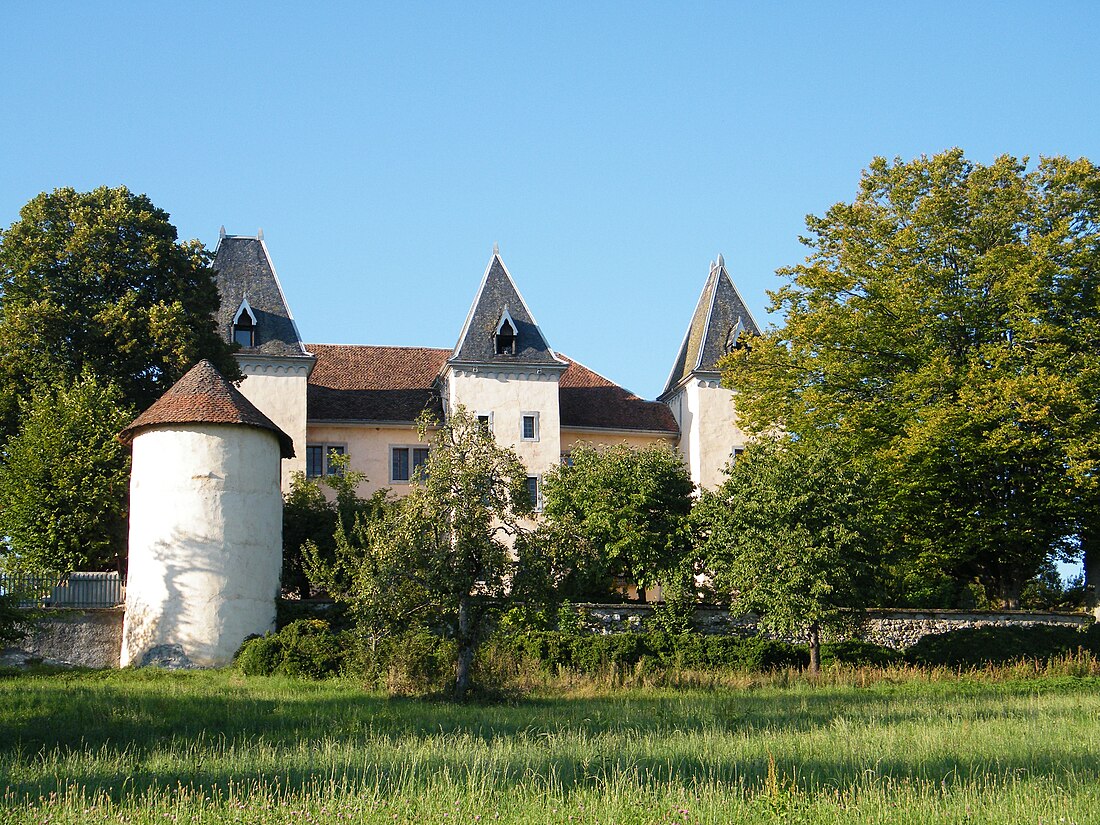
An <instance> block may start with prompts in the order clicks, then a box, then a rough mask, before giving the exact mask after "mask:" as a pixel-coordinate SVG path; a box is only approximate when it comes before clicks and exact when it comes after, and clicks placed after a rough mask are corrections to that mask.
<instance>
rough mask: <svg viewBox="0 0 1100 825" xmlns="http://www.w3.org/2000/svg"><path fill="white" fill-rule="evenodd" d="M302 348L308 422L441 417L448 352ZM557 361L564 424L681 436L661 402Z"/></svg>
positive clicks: (571, 363) (324, 346)
mask: <svg viewBox="0 0 1100 825" xmlns="http://www.w3.org/2000/svg"><path fill="white" fill-rule="evenodd" d="M307 349H308V350H309V351H310V352H312V353H313V354H314V355H315V356H316V357H317V364H316V366H315V367H314V368H313V373H312V374H311V375H310V377H309V401H308V405H309V406H308V418H309V420H310V421H410V422H411V421H415V420H416V419H417V417H418V416H419V415H420V413H421V412H423V411H424V410H425V409H427V410H430V411H431V412H432V413H433V414H434V415H435V416H436V417H437V418H442V416H443V407H442V403H441V400H440V397H439V389H438V386H437V384H436V378H437V377H438V376H439V373H440V372H441V371H442V370H443V367H444V365H445V364H446V363H447V359H448V358H449V357H450V356H451V350H449V349H433V348H430V347H363V346H348V345H338V344H309V345H307ZM559 357H561V358H562V359H563V360H564V361H566V362H568V364H569V366H568V367H567V368H566V370H565V372H564V373H563V374H562V376H561V379H560V383H559V391H558V393H559V395H558V397H559V403H560V405H561V407H560V409H561V425H562V426H563V427H578V428H592V429H608V430H649V431H655V432H663V433H669V434H670V435H674V434H676V433H678V432H679V428H678V427H677V425H676V419H675V418H674V417H673V415H672V411H671V410H669V408H668V407H666V406H665V405H664V404H661V403H659V402H657V401H645V400H643V399H641V398H639V397H638V396H636V395H634V393H632V392H630V391H629V390H625V389H623V388H622V387H620V386H618V385H617V384H615V383H614V382H612V381H609V380H608V379H606V378H604V377H603V376H602V375H599V374H598V373H595V372H593V371H592V370H590V369H588V368H587V367H585V366H584V365H582V364H579V363H577V362H575V361H571V360H570V359H568V358H566V357H565V356H562V355H560V353H559Z"/></svg>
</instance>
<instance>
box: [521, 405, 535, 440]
mask: <svg viewBox="0 0 1100 825" xmlns="http://www.w3.org/2000/svg"><path fill="white" fill-rule="evenodd" d="M519 437H520V439H521V440H522V441H538V440H539V414H538V413H537V412H525V413H520V429H519Z"/></svg>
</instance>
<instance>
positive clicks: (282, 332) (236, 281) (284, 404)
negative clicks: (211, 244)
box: [214, 229, 316, 490]
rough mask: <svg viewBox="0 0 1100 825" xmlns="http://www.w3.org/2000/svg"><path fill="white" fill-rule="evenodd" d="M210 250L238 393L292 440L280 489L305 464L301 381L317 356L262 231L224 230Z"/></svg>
mask: <svg viewBox="0 0 1100 825" xmlns="http://www.w3.org/2000/svg"><path fill="white" fill-rule="evenodd" d="M219 234H220V235H221V240H219V241H218V248H217V251H216V252H215V253H214V269H215V270H216V271H217V282H218V292H219V294H220V296H221V307H220V308H219V309H218V315H217V325H218V332H219V333H220V334H221V335H222V337H223V338H225V340H227V341H229V342H230V343H231V344H236V345H237V346H238V350H237V352H236V353H235V354H236V358H237V364H238V365H239V366H240V368H241V373H242V374H243V375H244V376H245V377H246V380H245V381H244V382H243V383H242V384H241V392H242V393H243V394H244V396H245V397H246V398H247V399H248V400H249V401H251V402H252V403H253V404H254V405H256V407H257V408H258V409H260V410H263V412H264V413H265V414H266V415H268V416H270V417H271V419H272V420H273V421H275V422H276V423H277V424H278V425H279V427H280V428H281V429H282V431H283V432H285V433H288V434H289V435H290V437H291V438H292V439H293V440H294V444H295V445H296V447H295V452H296V453H297V457H296V458H295V459H293V460H292V461H288V462H286V463H285V464H284V466H283V488H284V489H285V490H289V489H290V485H291V482H292V480H293V478H294V474H295V473H296V472H304V471H305V469H306V465H305V455H306V392H307V388H306V383H307V381H308V379H309V374H310V372H311V371H312V370H313V365H314V363H315V361H316V359H315V358H314V357H313V355H312V354H311V353H309V352H307V351H306V347H305V345H304V344H303V343H302V337H301V335H299V333H298V325H297V324H295V323H294V316H293V315H292V314H291V312H290V306H289V304H287V300H286V295H284V294H283V287H282V285H281V284H280V283H279V276H278V275H277V274H276V273H275V264H274V263H272V260H271V255H270V254H269V253H268V251H267V243H266V242H265V241H264V233H263V230H262V229H261V230H259V231H258V232H257V233H256V235H255V237H251V236H248V235H226V234H225V232H224V229H223V231H222V232H221V233H219Z"/></svg>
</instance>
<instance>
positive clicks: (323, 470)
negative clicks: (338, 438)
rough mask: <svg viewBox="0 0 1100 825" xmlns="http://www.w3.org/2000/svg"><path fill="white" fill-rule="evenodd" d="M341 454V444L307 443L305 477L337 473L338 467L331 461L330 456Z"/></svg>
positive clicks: (342, 450) (318, 476) (342, 447)
mask: <svg viewBox="0 0 1100 825" xmlns="http://www.w3.org/2000/svg"><path fill="white" fill-rule="evenodd" d="M343 454H344V445H343V444H307V445H306V477H307V478H320V477H321V476H324V475H329V476H332V475H337V474H338V473H339V472H340V467H339V466H338V465H336V464H334V463H333V461H332V457H333V456H334V455H343Z"/></svg>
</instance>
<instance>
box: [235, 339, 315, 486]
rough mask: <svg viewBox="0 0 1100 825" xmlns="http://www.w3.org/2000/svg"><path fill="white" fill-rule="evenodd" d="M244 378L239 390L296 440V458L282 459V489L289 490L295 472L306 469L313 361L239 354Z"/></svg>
mask: <svg viewBox="0 0 1100 825" xmlns="http://www.w3.org/2000/svg"><path fill="white" fill-rule="evenodd" d="M237 363H238V364H239V365H240V368H241V372H242V373H243V374H244V376H245V379H244V381H242V382H241V384H240V386H239V387H238V389H239V390H240V391H241V395H243V396H244V397H245V398H247V399H248V400H249V401H251V402H252V403H253V404H255V405H256V407H257V408H258V409H260V410H263V412H264V415H266V416H267V417H268V418H270V419H271V420H272V421H274V422H275V424H277V425H278V427H279V429H280V430H282V431H283V432H284V433H286V434H287V435H289V436H290V438H291V439H292V440H293V442H294V458H288V459H285V460H284V461H283V469H282V482H281V484H282V489H283V492H284V493H287V492H290V482H291V480H292V479H293V477H294V473H296V472H305V469H306V392H307V391H306V386H307V383H308V381H309V372H310V369H311V368H312V366H313V361H312V360H311V359H307V358H270V357H263V356H256V355H244V356H238V357H237Z"/></svg>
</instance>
